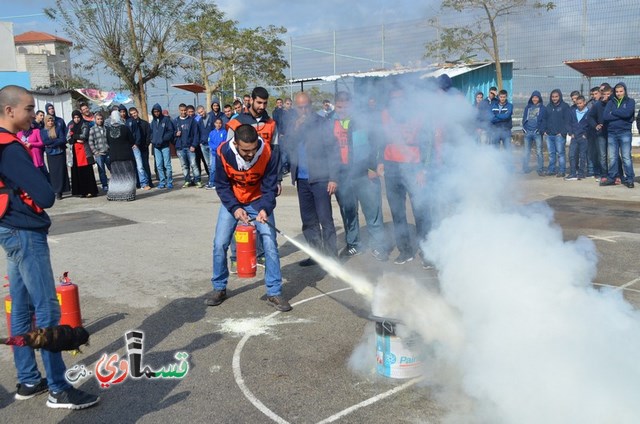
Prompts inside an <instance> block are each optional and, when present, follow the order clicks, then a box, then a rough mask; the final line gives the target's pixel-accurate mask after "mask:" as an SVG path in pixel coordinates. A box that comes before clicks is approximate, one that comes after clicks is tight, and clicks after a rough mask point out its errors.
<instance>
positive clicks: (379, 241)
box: [336, 175, 388, 252]
mask: <svg viewBox="0 0 640 424" xmlns="http://www.w3.org/2000/svg"><path fill="white" fill-rule="evenodd" d="M336 198H337V200H338V205H340V215H342V222H343V224H344V232H345V240H346V243H347V246H352V247H357V248H359V247H360V222H359V220H358V202H360V206H361V207H362V213H363V214H364V219H365V221H366V223H367V230H368V232H369V240H370V244H371V248H373V249H376V250H378V251H380V252H386V251H387V250H388V249H387V243H386V240H385V232H384V222H383V217H382V194H381V189H380V178H377V177H376V178H374V179H370V178H369V177H368V176H366V175H365V176H363V177H358V178H351V177H344V178H341V179H340V181H339V183H338V191H337V192H336Z"/></svg>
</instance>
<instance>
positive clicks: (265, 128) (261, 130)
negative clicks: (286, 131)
mask: <svg viewBox="0 0 640 424" xmlns="http://www.w3.org/2000/svg"><path fill="white" fill-rule="evenodd" d="M240 125H242V122H240V121H239V120H238V118H234V119H232V120H230V121H229V122H228V123H227V129H232V130H233V131H235V130H236V129H238V127H239V126H240ZM251 125H252V126H253V127H254V128H255V129H256V131H257V132H258V135H259V136H260V138H262V139H263V140H264V142H265V143H267V144H268V145H271V142H272V141H273V135H274V134H275V133H276V121H275V120H273V119H271V118H269V119H267V120H266V121H260V122H257V123H254V124H251Z"/></svg>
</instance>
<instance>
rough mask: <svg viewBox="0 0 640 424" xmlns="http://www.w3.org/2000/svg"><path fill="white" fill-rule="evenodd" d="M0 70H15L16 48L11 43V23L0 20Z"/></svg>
mask: <svg viewBox="0 0 640 424" xmlns="http://www.w3.org/2000/svg"><path fill="white" fill-rule="evenodd" d="M0 57H1V58H2V60H0V71H11V72H15V71H17V70H18V68H17V66H16V48H15V46H14V45H13V23H12V22H0Z"/></svg>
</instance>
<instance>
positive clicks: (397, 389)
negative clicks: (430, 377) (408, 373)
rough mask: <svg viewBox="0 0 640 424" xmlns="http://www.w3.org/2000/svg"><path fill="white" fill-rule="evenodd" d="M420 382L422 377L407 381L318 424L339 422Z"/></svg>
mask: <svg viewBox="0 0 640 424" xmlns="http://www.w3.org/2000/svg"><path fill="white" fill-rule="evenodd" d="M420 380H422V377H419V378H414V379H413V380H409V381H407V382H406V383H404V384H403V385H401V386H398V387H394V388H393V389H391V390H389V391H386V392H384V393H380V394H379V395H376V396H374V397H372V398H369V399H367V400H365V401H362V402H360V403H358V404H356V405H353V406H351V407H349V408H347V409H345V410H343V411H340V412H338V413H337V414H335V415H332V416H330V417H329V418H326V419H324V420H322V421H320V422H318V424H326V423H332V422H334V421H337V420H339V419H340V418H342V417H344V416H345V415H347V414H350V413H352V412H353V411H356V410H358V409H360V408H364V407H365V406H369V405H371V404H373V403H376V402H377V401H379V400H382V399H385V398H388V397H389V396H392V395H395V394H396V393H398V392H401V391H403V390H404V389H408V388H409V387H411V386H413V385H414V384H416V383H417V382H419V381H420Z"/></svg>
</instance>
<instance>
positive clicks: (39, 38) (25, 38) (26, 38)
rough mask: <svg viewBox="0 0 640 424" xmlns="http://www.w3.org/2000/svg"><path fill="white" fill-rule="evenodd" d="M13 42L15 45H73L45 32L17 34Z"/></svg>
mask: <svg viewBox="0 0 640 424" xmlns="http://www.w3.org/2000/svg"><path fill="white" fill-rule="evenodd" d="M13 41H14V43H16V44H34V43H51V42H56V41H57V42H59V43H65V44H69V45H72V44H73V43H72V42H71V41H69V40H67V39H66V38H62V37H58V36H56V35H52V34H48V33H46V32H38V31H29V32H25V33H24V34H19V35H16V36H15V37H13Z"/></svg>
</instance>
